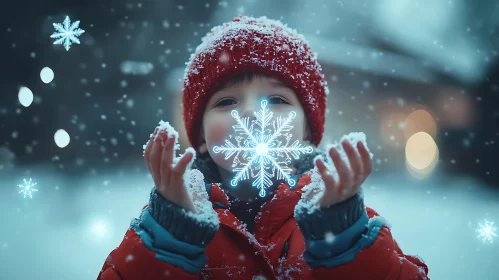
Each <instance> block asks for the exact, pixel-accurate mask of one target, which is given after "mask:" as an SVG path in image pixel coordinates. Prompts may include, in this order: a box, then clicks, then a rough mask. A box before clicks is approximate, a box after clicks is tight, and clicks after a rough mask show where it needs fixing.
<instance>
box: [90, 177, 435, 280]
mask: <svg viewBox="0 0 499 280" xmlns="http://www.w3.org/2000/svg"><path fill="white" fill-rule="evenodd" d="M310 182H311V178H310V175H309V174H305V175H303V176H301V177H300V178H299V180H298V183H297V184H296V186H295V187H294V188H293V189H291V188H290V187H289V186H288V185H287V184H285V183H282V184H280V185H279V186H278V187H277V190H276V192H275V196H274V198H273V199H272V200H270V201H268V202H267V203H265V204H264V205H263V206H262V209H261V213H260V214H259V216H258V217H257V219H256V224H255V232H254V234H251V233H249V232H247V231H246V229H245V226H244V225H242V224H241V223H240V222H239V220H238V219H237V218H236V217H235V216H234V215H233V214H232V213H231V212H230V211H229V202H228V201H227V196H226V195H225V193H224V192H223V190H222V189H221V188H220V187H218V185H216V184H207V185H206V190H207V192H208V195H209V198H210V201H211V202H212V206H213V208H214V210H215V211H216V214H217V216H218V219H219V221H220V224H219V225H218V224H216V225H215V224H213V223H205V224H203V223H199V222H198V221H197V220H196V219H193V218H192V216H189V215H187V214H186V211H185V210H183V209H180V208H179V207H177V206H176V205H173V204H172V203H169V202H168V201H166V200H164V199H163V198H161V197H160V196H159V195H158V194H157V193H156V192H155V191H154V190H153V191H152V193H151V201H150V203H149V205H148V206H146V207H145V208H144V209H143V211H142V214H141V215H140V217H139V218H138V219H136V220H134V221H133V222H132V224H131V226H130V228H129V229H128V231H127V232H126V234H125V237H124V239H123V241H122V243H121V244H120V246H119V247H117V248H116V249H115V250H113V251H112V252H111V254H110V255H109V256H108V258H107V259H106V261H105V263H104V266H103V267H102V270H101V273H100V274H99V276H98V278H97V279H98V280H115V279H116V280H117V279H122V280H129V279H134V280H135V279H140V280H147V279H253V278H255V277H257V276H262V278H261V279H358V280H362V279H429V278H428V277H427V274H428V268H427V266H426V265H425V264H424V263H423V262H422V261H421V260H420V259H419V258H417V257H413V256H409V255H404V254H403V253H402V251H401V250H400V248H399V247H398V245H397V243H396V242H395V240H393V237H392V235H391V233H390V229H389V227H388V225H387V222H386V221H385V220H384V219H383V218H381V217H380V216H378V214H377V213H376V212H375V211H374V210H372V209H370V208H366V207H364V204H363V198H362V193H359V194H358V195H356V196H354V197H353V198H351V199H349V200H347V201H345V202H344V203H341V204H340V205H335V206H333V207H331V208H328V209H320V210H319V211H315V212H312V213H307V212H306V211H304V212H303V213H297V212H295V206H296V205H297V204H298V202H299V201H300V198H301V195H302V193H303V187H304V186H306V185H308V184H310ZM158 209H160V210H158ZM159 211H161V217H160V216H159V213H160V212H159ZM257 279H260V278H257Z"/></svg>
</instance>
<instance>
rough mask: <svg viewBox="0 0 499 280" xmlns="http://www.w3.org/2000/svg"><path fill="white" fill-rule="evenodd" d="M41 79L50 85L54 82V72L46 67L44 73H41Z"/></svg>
mask: <svg viewBox="0 0 499 280" xmlns="http://www.w3.org/2000/svg"><path fill="white" fill-rule="evenodd" d="M40 78H41V79H42V82H44V83H46V84H48V83H50V82H52V80H54V71H52V69H50V68H49V67H44V68H43V69H42V71H40Z"/></svg>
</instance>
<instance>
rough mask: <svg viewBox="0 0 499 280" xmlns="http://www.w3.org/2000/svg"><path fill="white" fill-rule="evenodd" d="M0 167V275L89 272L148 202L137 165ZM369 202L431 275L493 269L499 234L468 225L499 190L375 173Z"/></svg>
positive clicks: (146, 182)
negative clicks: (85, 172)
mask: <svg viewBox="0 0 499 280" xmlns="http://www.w3.org/2000/svg"><path fill="white" fill-rule="evenodd" d="M30 176H31V177H32V178H33V179H34V180H36V181H37V182H38V185H37V188H38V189H39V192H37V193H35V194H34V197H33V199H29V198H27V199H24V198H23V197H22V195H20V194H18V193H17V184H19V183H20V182H21V181H22V178H23V177H28V178H29V177H30ZM30 176H26V175H25V174H21V173H17V172H16V171H15V170H13V171H12V170H9V171H6V170H3V171H1V173H0V178H1V179H0V213H1V216H0V218H1V219H2V228H1V230H0V267H1V269H0V280H18V279H19V280H25V279H41V280H45V279H47V280H49V279H50V280H55V279H71V280H80V279H81V280H83V279H96V276H97V274H98V272H99V270H100V268H101V266H102V264H103V262H104V259H105V258H106V256H107V254H108V253H109V252H110V251H111V250H112V249H113V248H114V247H115V246H117V245H118V244H119V243H120V242H121V239H122V237H123V234H124V232H125V230H126V229H127V227H128V225H129V222H130V220H131V219H132V218H133V217H135V216H137V215H138V214H139V212H140V210H141V207H142V206H143V205H144V204H145V203H146V202H147V198H148V193H149V190H150V187H151V186H152V181H151V180H150V179H149V178H148V177H147V174H146V173H145V171H144V170H142V171H140V172H139V171H137V170H134V169H132V168H130V169H125V168H123V169H122V171H121V173H118V174H117V172H116V171H114V172H112V173H111V172H110V173H108V174H105V173H102V172H101V173H100V174H96V175H92V176H87V177H84V178H70V177H67V176H64V173H63V172H61V171H54V170H47V169H45V168H32V169H31V175H30ZM364 188H365V193H366V203H367V204H368V206H370V207H373V208H375V209H376V210H377V211H378V212H379V213H380V214H382V215H383V216H384V217H386V218H387V219H388V220H389V221H390V222H391V223H392V226H393V227H392V231H393V235H394V236H395V238H396V239H397V241H398V243H399V245H400V246H401V248H402V249H403V250H404V251H405V252H406V253H409V254H418V255H420V256H421V257H422V258H423V259H424V260H425V261H426V263H427V264H428V266H429V268H430V277H431V278H432V279H453V280H458V279H467V280H468V279H483V280H485V279H499V268H498V267H497V264H498V263H499V239H498V240H496V242H494V243H493V244H483V243H482V242H481V241H480V240H478V239H477V238H476V233H475V229H476V227H477V225H478V223H479V222H481V221H483V219H485V218H489V219H490V220H493V221H496V222H499V193H498V192H492V191H490V190H488V188H485V187H483V186H480V185H479V184H477V183H476V182H473V181H471V180H465V179H455V178H439V179H432V180H429V181H415V180H412V179H410V178H409V177H408V176H406V175H405V174H402V175H393V176H392V175H387V174H382V175H381V174H378V176H377V177H376V176H373V177H371V178H370V179H369V180H368V181H367V182H366V183H365V187H364Z"/></svg>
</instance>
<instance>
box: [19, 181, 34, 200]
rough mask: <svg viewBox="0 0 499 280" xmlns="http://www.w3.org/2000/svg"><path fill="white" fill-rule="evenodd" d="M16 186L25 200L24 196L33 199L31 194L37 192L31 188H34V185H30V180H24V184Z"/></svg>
mask: <svg viewBox="0 0 499 280" xmlns="http://www.w3.org/2000/svg"><path fill="white" fill-rule="evenodd" d="M17 186H18V187H20V188H21V190H20V191H19V193H22V194H24V198H26V196H29V198H33V196H32V195H31V194H32V193H33V192H37V191H38V190H37V189H35V188H33V187H34V186H36V183H35V182H33V183H32V182H31V178H29V181H26V179H24V184H20V185H17Z"/></svg>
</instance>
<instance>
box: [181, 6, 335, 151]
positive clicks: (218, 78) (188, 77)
mask: <svg viewBox="0 0 499 280" xmlns="http://www.w3.org/2000/svg"><path fill="white" fill-rule="evenodd" d="M321 70H322V69H321V66H320V65H319V63H318V62H317V58H316V54H315V53H313V52H312V51H311V50H310V48H309V46H308V43H307V42H306V40H305V38H304V37H303V36H301V35H299V34H297V33H296V31H295V30H292V29H290V28H288V27H287V26H285V25H283V24H282V23H281V22H279V21H275V20H270V19H267V18H266V17H260V18H252V17H247V16H238V17H235V18H234V19H233V20H232V21H231V22H228V23H225V24H224V25H221V26H216V27H214V28H213V29H212V30H211V31H210V32H209V33H208V34H207V35H206V36H205V37H204V38H203V39H202V43H201V44H200V45H199V46H198V47H197V49H196V51H195V52H194V53H193V54H192V55H191V57H190V60H189V62H187V67H186V72H185V76H184V90H183V109H184V122H185V128H186V131H187V136H188V138H189V142H190V143H191V145H192V146H193V147H194V149H196V150H197V148H198V145H199V134H200V132H201V125H202V117H203V112H204V110H205V107H206V103H207V102H208V100H209V98H210V96H211V94H213V93H214V90H215V89H216V88H217V87H218V86H219V85H221V84H222V83H223V82H225V81H227V80H228V79H230V78H231V77H232V76H234V75H236V74H239V73H242V72H257V73H262V74H266V75H269V76H272V77H275V78H276V79H279V80H281V81H283V82H284V83H286V84H287V85H288V86H289V87H290V88H292V89H293V90H294V91H295V92H296V94H297V96H298V99H299V100H300V102H301V104H302V106H303V109H304V112H305V116H307V121H308V125H309V127H310V131H311V133H312V139H311V142H312V144H314V145H316V146H318V145H319V143H320V142H321V139H322V134H323V132H324V122H325V112H326V95H327V94H328V93H329V92H328V89H327V84H326V81H325V80H324V75H323V74H322V73H321Z"/></svg>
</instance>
